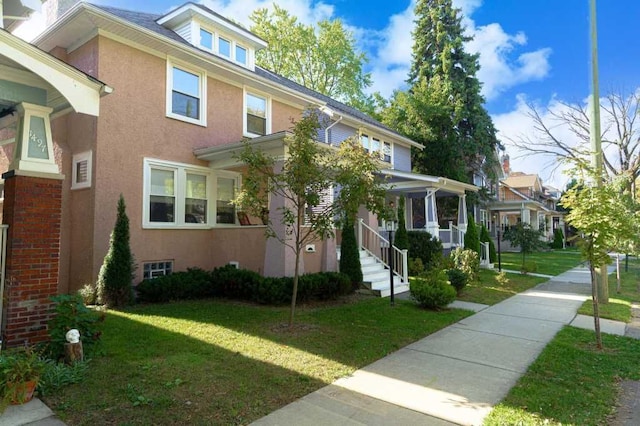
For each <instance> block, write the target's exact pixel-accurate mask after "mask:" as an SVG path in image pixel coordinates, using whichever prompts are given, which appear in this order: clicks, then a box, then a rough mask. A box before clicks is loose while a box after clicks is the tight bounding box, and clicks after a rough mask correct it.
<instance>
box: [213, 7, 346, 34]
mask: <svg viewBox="0 0 640 426" xmlns="http://www.w3.org/2000/svg"><path fill="white" fill-rule="evenodd" d="M201 3H202V4H203V5H205V6H207V7H208V8H210V9H212V10H214V11H216V12H217V13H219V14H220V15H222V16H225V17H228V18H232V19H234V20H236V21H238V22H240V23H242V24H243V25H245V26H246V27H250V26H251V21H250V20H249V15H251V12H253V11H254V10H256V9H258V8H264V7H267V8H273V5H274V4H277V5H278V6H280V7H282V8H283V9H285V10H287V11H289V13H290V14H291V15H293V16H296V17H297V18H298V19H299V20H300V22H302V23H304V24H315V23H316V22H318V21H322V20H323V19H329V18H333V17H334V16H333V15H334V7H333V5H330V4H327V3H324V2H314V1H312V0H243V1H232V0H204V1H201Z"/></svg>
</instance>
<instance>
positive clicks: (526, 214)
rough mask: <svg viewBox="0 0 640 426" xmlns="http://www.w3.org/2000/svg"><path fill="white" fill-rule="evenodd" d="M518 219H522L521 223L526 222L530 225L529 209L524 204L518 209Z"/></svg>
mask: <svg viewBox="0 0 640 426" xmlns="http://www.w3.org/2000/svg"><path fill="white" fill-rule="evenodd" d="M520 220H521V221H522V223H523V224H525V223H527V224H529V225H531V212H530V211H529V209H527V208H525V207H524V204H523V205H522V208H521V209H520Z"/></svg>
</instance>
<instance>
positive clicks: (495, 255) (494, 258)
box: [480, 225, 498, 263]
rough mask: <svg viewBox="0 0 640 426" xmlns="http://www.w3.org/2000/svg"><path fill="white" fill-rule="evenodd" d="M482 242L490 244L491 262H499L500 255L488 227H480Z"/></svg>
mask: <svg viewBox="0 0 640 426" xmlns="http://www.w3.org/2000/svg"><path fill="white" fill-rule="evenodd" d="M480 241H481V242H483V243H489V262H490V263H496V262H497V261H498V253H497V252H496V245H495V244H494V242H493V240H492V239H491V236H490V235H489V230H488V229H487V227H486V226H484V225H482V226H481V227H480Z"/></svg>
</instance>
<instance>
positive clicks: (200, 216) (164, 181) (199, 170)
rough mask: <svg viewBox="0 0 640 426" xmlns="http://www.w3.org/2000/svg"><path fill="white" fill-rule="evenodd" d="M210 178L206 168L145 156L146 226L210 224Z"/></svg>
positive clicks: (199, 225)
mask: <svg viewBox="0 0 640 426" xmlns="http://www.w3.org/2000/svg"><path fill="white" fill-rule="evenodd" d="M211 179H212V178H211V171H210V170H209V169H207V168H206V167H199V166H192V165H189V164H181V163H172V162H165V161H160V160H153V159H148V158H147V159H145V160H144V203H145V205H144V209H143V212H144V213H143V214H144V218H143V223H144V226H145V228H171V227H184V228H192V227H202V226H205V225H208V224H209V222H210V220H209V217H210V214H209V199H210V193H211V188H210V186H211Z"/></svg>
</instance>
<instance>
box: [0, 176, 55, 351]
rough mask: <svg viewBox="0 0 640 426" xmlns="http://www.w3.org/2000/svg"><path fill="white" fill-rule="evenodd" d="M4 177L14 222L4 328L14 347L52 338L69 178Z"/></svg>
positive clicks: (8, 216)
mask: <svg viewBox="0 0 640 426" xmlns="http://www.w3.org/2000/svg"><path fill="white" fill-rule="evenodd" d="M2 177H3V178H4V180H5V183H4V210H3V222H4V223H5V224H7V225H9V229H8V238H7V263H6V275H5V276H6V282H5V294H4V296H5V299H4V300H5V318H4V321H3V332H4V343H5V344H6V346H7V347H11V346H19V345H22V344H24V343H28V344H33V343H38V342H42V341H45V340H48V331H47V323H48V321H49V320H50V319H51V317H52V310H51V308H52V303H51V301H50V300H49V297H50V296H53V295H56V294H57V293H58V272H59V262H60V221H61V212H62V179H63V176H61V175H50V174H45V173H35V172H31V173H25V172H16V171H9V172H7V173H5V174H3V175H2Z"/></svg>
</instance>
